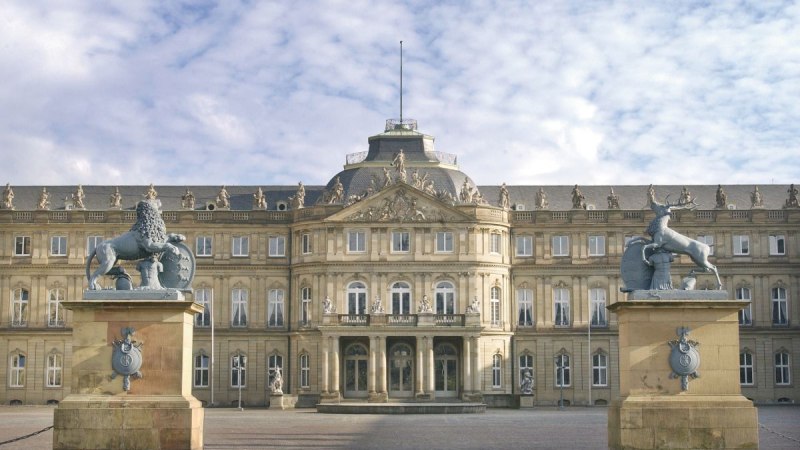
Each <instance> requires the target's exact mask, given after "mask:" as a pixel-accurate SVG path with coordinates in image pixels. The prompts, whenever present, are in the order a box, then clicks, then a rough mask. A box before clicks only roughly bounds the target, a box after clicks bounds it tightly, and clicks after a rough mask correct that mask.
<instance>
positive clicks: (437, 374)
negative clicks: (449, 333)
mask: <svg viewBox="0 0 800 450" xmlns="http://www.w3.org/2000/svg"><path fill="white" fill-rule="evenodd" d="M433 363H434V364H433V367H434V389H435V391H436V397H457V396H458V350H456V347H455V346H454V345H453V344H449V343H441V344H438V345H437V346H436V347H434V348H433Z"/></svg>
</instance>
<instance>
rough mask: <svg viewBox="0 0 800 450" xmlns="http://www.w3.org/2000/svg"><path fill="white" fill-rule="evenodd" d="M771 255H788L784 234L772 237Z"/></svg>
mask: <svg viewBox="0 0 800 450" xmlns="http://www.w3.org/2000/svg"><path fill="white" fill-rule="evenodd" d="M769 254H770V255H773V256H774V255H785V254H786V238H785V237H784V236H783V235H782V234H775V235H770V237H769Z"/></svg>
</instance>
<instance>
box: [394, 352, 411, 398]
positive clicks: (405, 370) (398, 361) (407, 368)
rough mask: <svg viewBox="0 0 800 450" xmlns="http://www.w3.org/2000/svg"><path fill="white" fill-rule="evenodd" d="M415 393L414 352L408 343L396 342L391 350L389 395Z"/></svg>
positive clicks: (397, 395)
mask: <svg viewBox="0 0 800 450" xmlns="http://www.w3.org/2000/svg"><path fill="white" fill-rule="evenodd" d="M413 394H414V352H413V350H412V349H411V346H409V345H408V344H395V345H393V346H392V348H391V349H390V350H389V396H390V397H411V396H412V395H413Z"/></svg>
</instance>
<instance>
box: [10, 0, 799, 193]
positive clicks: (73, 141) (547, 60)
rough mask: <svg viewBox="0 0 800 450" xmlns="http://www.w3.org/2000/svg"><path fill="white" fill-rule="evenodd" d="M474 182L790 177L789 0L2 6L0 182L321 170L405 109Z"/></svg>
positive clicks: (794, 128)
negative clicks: (401, 92) (401, 56)
mask: <svg viewBox="0 0 800 450" xmlns="http://www.w3.org/2000/svg"><path fill="white" fill-rule="evenodd" d="M400 40H403V41H404V52H405V63H404V67H405V75H404V91H405V93H404V100H403V102H404V117H406V118H415V119H417V120H418V121H419V129H420V131H422V132H424V133H427V134H431V135H433V136H435V137H436V147H437V150H439V151H444V152H448V153H454V154H457V155H458V161H459V163H460V165H461V169H462V170H463V171H464V172H466V173H467V174H469V175H470V176H471V177H472V178H473V179H475V181H476V182H477V183H478V184H500V183H501V182H504V181H505V182H508V183H511V184H527V185H539V184H575V183H578V184H583V185H589V184H616V185H620V184H647V183H657V184H659V183H661V184H666V183H669V184H694V183H708V184H717V183H746V184H766V183H781V184H788V183H794V182H800V126H798V124H800V45H798V43H800V6H798V5H797V4H795V3H793V2H779V1H768V0H762V1H754V2H734V1H721V2H672V1H665V2H641V1H633V2H610V1H586V0H581V1H575V2H568V1H559V2H532V1H521V2H515V1H511V0H505V1H495V2H492V1H475V2H466V1H463V2H462V1H443V2H427V1H419V2H417V1H406V2H398V1H392V2H389V1H385V2H383V1H369V2H367V1H364V2H358V1H355V2H354V1H325V2H315V1H302V2H290V1H283V2H278V1H272V2H258V1H242V2H237V1H233V0H226V1H219V2H217V1H199V2H161V1H144V0H142V1H135V2H96V3H95V2H77V1H74V2H73V1H63V2H31V1H29V0H19V1H17V0H6V1H4V2H2V3H0V79H2V80H3V82H2V83H0V157H2V161H3V163H2V164H0V181H2V182H11V184H12V185H30V184H77V183H82V184H121V185H123V184H147V183H150V182H153V183H156V184H157V185H165V184H177V185H184V184H212V185H216V184H250V185H258V184H260V185H271V184H292V185H293V184H296V183H297V181H300V180H302V181H303V182H304V183H306V184H310V185H314V184H324V183H326V182H327V181H328V180H329V179H330V177H331V176H333V175H334V174H335V173H336V172H337V171H339V170H340V169H341V167H342V165H343V164H344V162H345V155H346V154H348V153H353V152H359V151H364V150H366V149H367V137H368V136H370V135H374V134H378V133H380V132H381V131H382V130H383V125H384V121H385V119H387V118H394V117H397V116H399V104H398V103H399V99H398V90H399V79H398V63H399V41H400Z"/></svg>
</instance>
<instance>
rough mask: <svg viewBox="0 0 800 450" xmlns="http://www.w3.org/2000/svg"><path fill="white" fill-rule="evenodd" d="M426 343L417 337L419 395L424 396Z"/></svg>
mask: <svg viewBox="0 0 800 450" xmlns="http://www.w3.org/2000/svg"><path fill="white" fill-rule="evenodd" d="M424 345H425V341H424V340H423V339H422V337H421V336H417V363H416V364H417V375H416V376H417V383H416V384H417V395H420V394H424V393H425V388H424V385H423V383H422V382H423V377H424V376H425V349H424Z"/></svg>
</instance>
